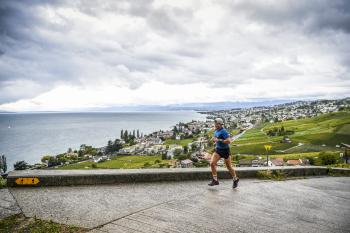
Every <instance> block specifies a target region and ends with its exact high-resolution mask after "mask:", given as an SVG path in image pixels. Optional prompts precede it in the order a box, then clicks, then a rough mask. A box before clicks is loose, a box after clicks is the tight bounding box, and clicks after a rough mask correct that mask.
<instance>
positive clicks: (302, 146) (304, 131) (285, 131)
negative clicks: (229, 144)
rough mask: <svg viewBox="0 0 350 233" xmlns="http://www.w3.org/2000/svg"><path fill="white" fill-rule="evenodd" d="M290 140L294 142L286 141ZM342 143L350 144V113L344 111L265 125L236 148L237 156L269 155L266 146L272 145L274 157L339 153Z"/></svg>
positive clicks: (250, 132) (250, 131)
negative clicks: (306, 153)
mask: <svg viewBox="0 0 350 233" xmlns="http://www.w3.org/2000/svg"><path fill="white" fill-rule="evenodd" d="M284 137H288V138H289V139H290V141H291V142H289V143H288V142H282V141H283V138H284ZM340 143H348V144H350V112H349V111H341V112H336V113H329V114H323V115H320V116H317V117H313V118H305V119H298V120H288V121H283V122H277V123H264V124H262V125H260V126H258V127H256V128H253V129H250V130H248V131H247V132H246V133H245V134H244V135H243V136H242V137H241V138H239V139H237V140H236V141H235V143H234V144H235V145H233V150H232V152H233V154H238V153H239V154H255V155H257V154H266V152H265V149H264V145H265V144H271V145H272V150H271V151H270V154H281V153H294V152H298V153H299V152H312V151H324V150H330V151H337V150H340V148H338V147H336V145H339V144H340Z"/></svg>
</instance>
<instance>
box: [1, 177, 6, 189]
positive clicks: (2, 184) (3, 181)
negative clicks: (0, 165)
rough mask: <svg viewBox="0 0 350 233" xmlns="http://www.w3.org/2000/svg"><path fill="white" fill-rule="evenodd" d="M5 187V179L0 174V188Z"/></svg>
mask: <svg viewBox="0 0 350 233" xmlns="http://www.w3.org/2000/svg"><path fill="white" fill-rule="evenodd" d="M5 187H6V180H5V179H3V178H2V177H1V176H0V189H2V188H5Z"/></svg>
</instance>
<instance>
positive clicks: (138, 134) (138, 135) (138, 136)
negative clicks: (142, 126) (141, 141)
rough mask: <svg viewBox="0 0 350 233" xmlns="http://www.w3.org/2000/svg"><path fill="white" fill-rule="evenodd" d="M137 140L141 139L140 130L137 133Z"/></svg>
mask: <svg viewBox="0 0 350 233" xmlns="http://www.w3.org/2000/svg"><path fill="white" fill-rule="evenodd" d="M136 136H137V138H140V130H138V129H137V133H136Z"/></svg>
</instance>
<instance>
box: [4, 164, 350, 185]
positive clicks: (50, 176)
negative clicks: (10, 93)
mask: <svg viewBox="0 0 350 233" xmlns="http://www.w3.org/2000/svg"><path fill="white" fill-rule="evenodd" d="M267 169H269V170H277V171H281V172H283V173H285V174H286V175H287V176H323V175H328V174H329V172H330V169H328V168H327V167H318V166H305V167H271V168H266V167H256V168H253V167H247V168H236V171H237V174H238V176H239V177H240V178H256V177H258V176H259V175H258V173H259V171H265V170H267ZM331 174H332V175H337V174H339V175H350V169H331ZM218 177H219V178H220V179H229V178H231V176H230V174H229V172H228V171H227V170H226V169H223V168H219V169H218ZM209 179H211V173H210V169H209V168H170V169H97V170H24V171H12V172H10V174H9V176H8V177H7V185H8V186H9V187H18V186H20V187H23V186H70V185H98V184H118V183H137V182H159V181H183V180H209ZM32 180H33V183H31V181H32ZM34 180H35V182H34ZM16 181H17V182H16ZM21 182H22V183H23V184H22V183H21ZM36 182H38V183H37V184H34V183H36Z"/></svg>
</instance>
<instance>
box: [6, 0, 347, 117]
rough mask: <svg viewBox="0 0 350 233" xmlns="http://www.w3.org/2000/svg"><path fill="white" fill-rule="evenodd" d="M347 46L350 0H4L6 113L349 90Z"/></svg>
mask: <svg viewBox="0 0 350 233" xmlns="http://www.w3.org/2000/svg"><path fill="white" fill-rule="evenodd" d="M348 41H350V3H349V1H346V0H343V1H340V0H334V1H326V0H310V1H292V0H288V1H287V0H280V1H249V0H244V1H243V0H242V1H230V0H227V1H209V0H205V1H189V0H186V1H185V0H184V1H165V0H164V1H163V0H154V1H153V0H129V1H128V0H121V1H112V0H111V1H106V0H104V1H102V0H99V1H78V0H71V1H68V0H66V1H63V0H62V1H58V0H57V1H48V0H47V1H45V0H39V1H12V0H1V1H0V110H16V111H21V110H23V109H25V110H35V109H36V108H39V109H41V110H45V109H47V106H59V107H57V108H60V109H64V106H65V105H67V106H68V105H69V103H67V102H65V101H69V100H67V99H64V98H62V100H61V102H60V103H58V102H59V101H58V100H56V99H55V98H56V97H57V98H59V96H62V95H65V96H69V94H68V93H67V90H71V91H72V92H76V93H77V94H80V95H81V96H85V95H86V96H93V97H94V98H92V99H93V101H90V102H89V101H87V100H86V99H89V98H81V102H76V103H74V104H75V105H74V106H76V107H77V108H79V109H81V108H84V107H91V106H92V107H94V106H109V105H118V104H143V103H145V104H166V103H185V102H197V101H198V102H201V101H205V102H211V101H226V100H227V101H235V100H252V99H259V98H263V99H271V98H284V99H285V98H291V99H296V98H334V97H344V96H347V95H348V91H349V90H350V79H349V78H350V77H349V74H350V70H349V67H350V62H349V61H350V46H349V43H348ZM159 88H163V89H164V90H159ZM184 90H188V91H184ZM191 90H193V91H191ZM60 91H61V92H60ZM64 91H65V92H64ZM205 92H211V93H223V94H220V95H208V93H205ZM157 93H158V94H157ZM176 93H178V95H176ZM125 95H128V96H127V97H125ZM106 96H107V97H106ZM85 100H86V101H85ZM74 106H71V107H70V109H74ZM50 110H54V109H50Z"/></svg>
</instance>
